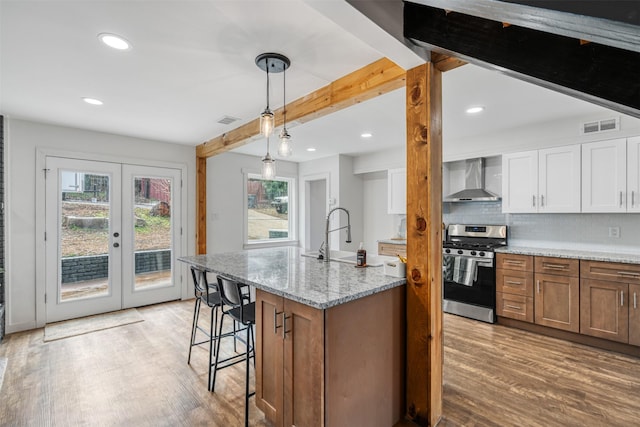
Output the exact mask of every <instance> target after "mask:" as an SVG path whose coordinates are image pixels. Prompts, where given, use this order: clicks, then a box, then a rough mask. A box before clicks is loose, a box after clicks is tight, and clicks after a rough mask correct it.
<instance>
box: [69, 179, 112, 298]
mask: <svg viewBox="0 0 640 427" xmlns="http://www.w3.org/2000/svg"><path fill="white" fill-rule="evenodd" d="M60 173H61V176H60V180H61V187H60V188H61V194H60V199H59V200H60V207H61V215H60V218H61V223H60V233H59V236H60V259H59V261H60V270H59V271H60V281H59V295H60V301H61V302H65V301H71V300H75V299H79V298H93V297H100V296H105V295H109V293H110V289H109V283H110V282H109V218H110V203H109V202H110V201H109V185H110V177H109V175H106V174H105V175H102V174H96V173H85V172H82V171H77V170H61V171H60Z"/></svg>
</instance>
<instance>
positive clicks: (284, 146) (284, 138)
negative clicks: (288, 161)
mask: <svg viewBox="0 0 640 427" xmlns="http://www.w3.org/2000/svg"><path fill="white" fill-rule="evenodd" d="M282 86H283V89H282V102H283V106H282V117H283V121H282V130H281V131H280V146H278V154H279V155H280V156H281V157H289V156H290V155H291V153H292V152H293V149H292V147H291V135H289V132H288V131H287V70H286V69H285V70H284V71H283V73H282Z"/></svg>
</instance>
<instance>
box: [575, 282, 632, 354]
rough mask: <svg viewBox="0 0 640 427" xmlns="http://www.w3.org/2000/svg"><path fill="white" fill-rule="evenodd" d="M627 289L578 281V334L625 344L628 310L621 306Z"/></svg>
mask: <svg viewBox="0 0 640 427" xmlns="http://www.w3.org/2000/svg"><path fill="white" fill-rule="evenodd" d="M628 290H629V285H627V284H626V283H617V282H609V281H604V280H592V279H582V281H581V283H580V333H582V334H586V335H591V336H594V337H598V338H605V339H608V340H613V341H619V342H624V343H627V342H629V308H628V306H627V305H626V304H625V300H624V298H625V295H628Z"/></svg>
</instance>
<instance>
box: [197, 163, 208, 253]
mask: <svg viewBox="0 0 640 427" xmlns="http://www.w3.org/2000/svg"><path fill="white" fill-rule="evenodd" d="M196 218H197V221H196V222H197V224H196V254H198V255H199V254H206V253H207V158H206V157H196Z"/></svg>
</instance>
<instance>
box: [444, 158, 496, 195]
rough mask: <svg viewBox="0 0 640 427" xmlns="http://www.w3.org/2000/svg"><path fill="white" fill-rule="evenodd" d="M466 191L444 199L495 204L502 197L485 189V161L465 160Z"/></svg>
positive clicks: (479, 159) (478, 159)
mask: <svg viewBox="0 0 640 427" xmlns="http://www.w3.org/2000/svg"><path fill="white" fill-rule="evenodd" d="M464 184H465V185H464V190H462V191H458V192H457V193H453V194H450V195H448V196H447V197H445V198H444V201H445V202H495V201H498V200H500V196H498V195H497V194H493V193H492V192H490V191H487V190H485V189H484V159H483V158H476V159H468V160H465V166H464Z"/></svg>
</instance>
